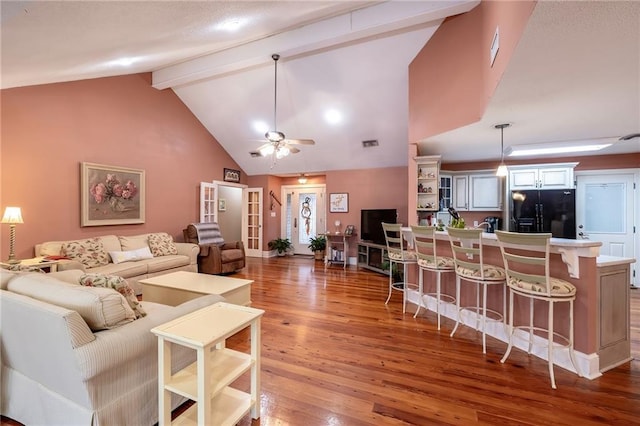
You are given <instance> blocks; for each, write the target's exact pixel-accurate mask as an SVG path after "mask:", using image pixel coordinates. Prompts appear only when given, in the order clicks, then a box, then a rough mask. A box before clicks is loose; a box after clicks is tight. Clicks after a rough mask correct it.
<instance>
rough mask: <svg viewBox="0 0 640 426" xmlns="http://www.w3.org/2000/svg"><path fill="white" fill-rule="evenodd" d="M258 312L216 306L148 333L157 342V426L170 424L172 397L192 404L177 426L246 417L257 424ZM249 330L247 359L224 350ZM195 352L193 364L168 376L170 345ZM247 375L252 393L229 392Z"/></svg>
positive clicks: (243, 307) (240, 353)
mask: <svg viewBox="0 0 640 426" xmlns="http://www.w3.org/2000/svg"><path fill="white" fill-rule="evenodd" d="M263 314H264V311H263V310H260V309H254V308H249V307H246V306H238V305H233V304H229V303H224V302H219V303H216V304H213V305H211V306H207V307H205V308H202V309H199V310H197V311H194V312H191V313H189V314H187V315H185V316H183V317H180V318H176V319H174V320H173V321H170V322H168V323H165V324H162V325H160V326H158V327H155V328H153V329H151V332H152V333H153V334H155V335H156V336H158V407H159V421H158V424H159V425H160V426H164V425H168V424H171V394H172V393H176V394H179V395H182V396H184V397H187V398H189V399H191V400H193V401H195V402H196V403H195V404H194V405H192V406H191V407H190V408H189V409H187V410H186V411H185V412H184V413H182V414H181V415H180V416H179V417H178V419H176V420H175V423H177V424H198V425H214V424H215V425H222V424H230V425H231V424H236V423H237V422H238V421H239V420H240V419H242V417H244V416H245V415H246V414H247V413H248V412H249V411H251V417H252V418H254V419H258V418H260V318H261V317H262V315H263ZM247 327H251V353H250V354H247V353H243V352H238V351H234V350H231V349H228V348H226V347H225V342H226V339H227V338H229V337H231V336H233V335H234V334H236V333H238V332H239V331H240V330H243V329H245V328H247ZM172 343H175V344H177V345H181V346H185V347H188V348H191V349H193V350H195V351H196V354H197V360H196V362H195V363H193V364H191V365H189V366H187V367H186V368H184V369H182V370H180V371H178V372H176V373H175V374H171V344H172ZM248 371H250V374H251V393H245V392H241V391H239V390H237V389H234V388H232V387H230V386H229V385H230V384H231V383H233V382H234V381H235V380H236V379H237V378H238V377H240V376H241V375H242V374H244V373H246V372H248Z"/></svg>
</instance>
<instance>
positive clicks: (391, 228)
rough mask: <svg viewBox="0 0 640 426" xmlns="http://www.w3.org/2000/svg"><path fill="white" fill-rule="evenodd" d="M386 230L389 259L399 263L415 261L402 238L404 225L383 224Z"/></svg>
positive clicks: (385, 236)
mask: <svg viewBox="0 0 640 426" xmlns="http://www.w3.org/2000/svg"><path fill="white" fill-rule="evenodd" d="M382 229H383V230H384V238H385V240H386V242H387V253H388V255H389V259H393V260H397V261H405V260H414V262H415V258H412V256H409V253H408V252H407V250H406V248H405V244H404V238H403V237H402V224H400V223H384V222H383V223H382Z"/></svg>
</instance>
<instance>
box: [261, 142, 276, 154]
mask: <svg viewBox="0 0 640 426" xmlns="http://www.w3.org/2000/svg"><path fill="white" fill-rule="evenodd" d="M273 151H275V147H274V146H273V145H266V146H264V147H262V148H260V155H262V156H263V157H266V156H268V155H271V154H273Z"/></svg>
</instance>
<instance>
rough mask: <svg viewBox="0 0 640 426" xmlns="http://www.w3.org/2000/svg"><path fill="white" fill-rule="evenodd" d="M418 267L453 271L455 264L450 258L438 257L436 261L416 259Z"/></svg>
mask: <svg viewBox="0 0 640 426" xmlns="http://www.w3.org/2000/svg"><path fill="white" fill-rule="evenodd" d="M418 265H419V266H421V267H422V268H428V269H454V268H455V264H454V263H453V259H452V258H450V257H444V256H443V257H438V258H437V259H436V261H435V262H434V261H433V258H426V259H418Z"/></svg>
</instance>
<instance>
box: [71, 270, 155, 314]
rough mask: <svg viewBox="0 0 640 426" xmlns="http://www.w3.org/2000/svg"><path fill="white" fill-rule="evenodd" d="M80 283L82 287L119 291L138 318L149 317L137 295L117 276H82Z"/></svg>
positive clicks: (125, 281)
mask: <svg viewBox="0 0 640 426" xmlns="http://www.w3.org/2000/svg"><path fill="white" fill-rule="evenodd" d="M78 281H79V282H80V285H83V286H86V287H105V288H111V289H113V290H115V291H117V292H118V293H120V294H121V295H123V296H124V298H125V299H126V300H127V303H129V307H131V309H132V310H133V312H134V313H135V314H136V318H141V317H144V316H147V313H146V312H145V310H144V309H142V305H141V304H140V302H138V298H137V297H136V293H135V292H134V291H133V289H132V288H131V286H130V285H129V283H128V282H127V280H125V279H124V278H122V277H118V276H116V275H103V274H84V275H81V276H80V278H79V279H78Z"/></svg>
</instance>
